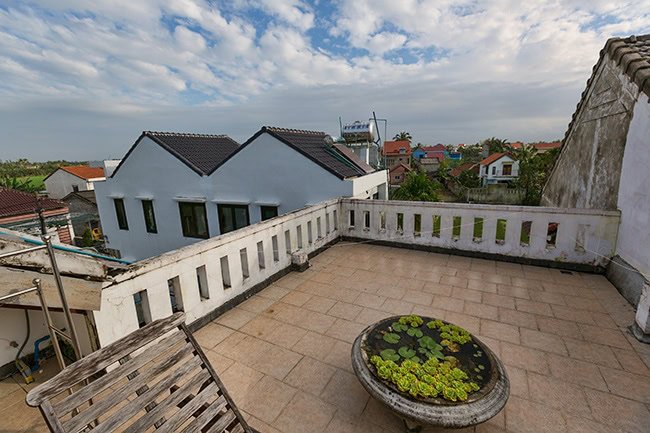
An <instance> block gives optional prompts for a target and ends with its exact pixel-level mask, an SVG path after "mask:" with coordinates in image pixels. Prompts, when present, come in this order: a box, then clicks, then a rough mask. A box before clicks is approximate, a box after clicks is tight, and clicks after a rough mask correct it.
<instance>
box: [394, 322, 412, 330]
mask: <svg viewBox="0 0 650 433" xmlns="http://www.w3.org/2000/svg"><path fill="white" fill-rule="evenodd" d="M390 327H391V329H392V330H393V331H395V332H403V331H406V330H408V329H409V327H408V325H405V324H402V323H399V322H393V323H392V324H391V325H390Z"/></svg>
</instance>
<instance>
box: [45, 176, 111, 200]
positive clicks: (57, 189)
mask: <svg viewBox="0 0 650 433" xmlns="http://www.w3.org/2000/svg"><path fill="white" fill-rule="evenodd" d="M98 180H103V178H97V179H88V180H86V179H82V178H80V177H77V176H75V175H74V174H70V173H68V172H67V171H64V170H61V169H58V170H57V171H55V172H54V173H52V175H51V176H50V177H48V178H47V179H45V182H44V183H45V189H46V190H47V195H48V196H49V197H50V198H56V199H61V198H63V197H65V196H66V195H68V194H70V193H71V192H72V191H73V186H77V187H78V188H79V191H88V190H92V189H94V186H93V182H94V181H98Z"/></svg>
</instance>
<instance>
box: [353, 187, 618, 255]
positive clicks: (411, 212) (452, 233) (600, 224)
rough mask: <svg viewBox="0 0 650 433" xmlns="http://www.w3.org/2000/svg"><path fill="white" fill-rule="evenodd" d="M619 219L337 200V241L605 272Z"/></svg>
mask: <svg viewBox="0 0 650 433" xmlns="http://www.w3.org/2000/svg"><path fill="white" fill-rule="evenodd" d="M619 219H620V213H619V212H617V211H602V210H590V209H563V208H547V207H532V206H503V205H477V204H461V203H430V202H402V201H379V200H355V199H342V200H341V222H342V224H341V235H342V236H345V237H350V238H357V239H368V240H374V241H386V242H395V243H400V244H411V245H413V244H414V245H420V246H426V247H438V248H441V249H448V250H450V251H454V250H455V251H472V252H481V253H488V254H496V255H502V256H511V257H519V258H523V259H533V260H546V261H556V262H566V263H574V264H580V265H591V266H605V265H606V264H607V262H608V260H609V258H611V257H612V256H613V253H614V249H615V246H616V236H617V233H618V224H619Z"/></svg>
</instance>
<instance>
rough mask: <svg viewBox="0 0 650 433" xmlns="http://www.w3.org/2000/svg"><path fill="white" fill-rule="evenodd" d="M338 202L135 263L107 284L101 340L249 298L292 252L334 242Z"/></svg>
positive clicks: (98, 320)
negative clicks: (177, 314)
mask: <svg viewBox="0 0 650 433" xmlns="http://www.w3.org/2000/svg"><path fill="white" fill-rule="evenodd" d="M339 206H340V203H339V200H338V199H335V200H329V201H326V202H322V203H319V204H317V205H314V206H310V207H307V208H304V209H300V210H297V211H294V212H291V213H288V214H285V215H282V216H279V217H276V218H272V219H270V220H268V221H264V222H260V223H257V224H253V225H251V226H249V227H246V228H243V229H240V230H236V231H234V232H231V233H227V234H224V235H220V236H217V237H214V238H211V239H207V240H205V241H202V242H198V243H195V244H192V245H188V246H186V247H183V248H179V249H177V250H173V251H170V252H168V253H165V254H162V255H159V256H156V257H152V258H150V259H147V260H143V261H140V262H137V263H136V264H134V265H132V266H131V267H130V268H129V270H128V271H126V272H124V273H122V274H119V275H117V276H115V277H114V281H113V282H112V283H110V284H107V286H106V287H104V288H103V290H102V301H101V310H100V311H98V312H94V319H95V324H96V327H97V333H98V337H99V342H100V344H101V346H105V345H107V344H110V343H111V342H113V341H115V340H117V339H119V338H121V337H123V336H125V335H127V334H129V333H131V332H133V331H134V330H136V329H138V327H139V326H141V325H142V324H144V323H148V322H150V321H152V320H156V319H160V318H162V317H167V316H169V315H170V314H172V313H173V312H174V311H179V310H183V311H185V314H186V316H187V323H192V322H194V321H196V320H198V319H200V318H202V317H206V316H209V315H210V314H211V313H212V312H214V311H215V310H217V309H219V308H220V307H222V306H224V304H226V303H228V302H229V301H232V300H235V298H237V297H242V296H243V297H246V296H247V292H252V290H251V289H254V288H255V287H256V286H258V287H259V285H261V284H264V283H265V282H268V281H269V280H272V279H273V278H274V277H275V278H277V276H279V275H282V274H283V272H287V271H288V270H289V268H290V266H291V254H292V253H293V252H295V251H297V250H299V249H301V250H303V251H305V252H306V253H308V254H309V253H312V252H315V251H317V250H318V249H320V248H322V247H324V246H325V245H327V244H328V243H329V242H332V241H334V240H336V239H337V238H338V237H339V231H340V230H339V229H340V227H339V224H338V222H339V220H340V215H339V213H340V211H339Z"/></svg>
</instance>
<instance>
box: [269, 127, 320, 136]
mask: <svg viewBox="0 0 650 433" xmlns="http://www.w3.org/2000/svg"><path fill="white" fill-rule="evenodd" d="M262 129H263V130H265V131H272V132H290V133H293V134H310V135H327V133H326V132H323V131H310V130H306V129H293V128H280V127H277V126H262Z"/></svg>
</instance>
